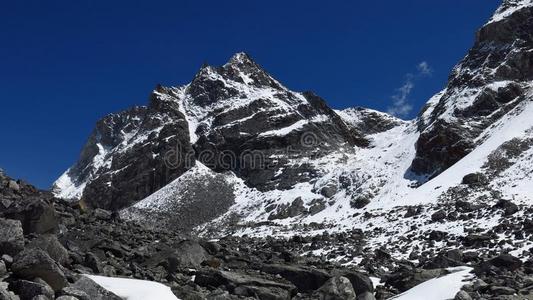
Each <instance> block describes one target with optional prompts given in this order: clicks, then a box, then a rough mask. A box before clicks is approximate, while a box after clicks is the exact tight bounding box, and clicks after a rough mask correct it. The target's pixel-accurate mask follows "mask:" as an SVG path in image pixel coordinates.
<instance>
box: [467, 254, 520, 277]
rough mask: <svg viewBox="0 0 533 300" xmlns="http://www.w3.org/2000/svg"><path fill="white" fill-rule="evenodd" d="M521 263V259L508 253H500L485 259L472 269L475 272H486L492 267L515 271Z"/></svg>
mask: <svg viewBox="0 0 533 300" xmlns="http://www.w3.org/2000/svg"><path fill="white" fill-rule="evenodd" d="M522 265H523V263H522V261H521V260H520V259H519V258H517V257H514V256H512V255H510V254H501V255H499V256H497V257H494V258H493V259H490V260H488V261H485V262H483V263H481V264H480V265H479V266H477V267H476V268H475V269H474V271H475V272H476V274H486V273H489V272H490V271H491V270H492V269H497V270H500V271H515V270H517V269H519V268H520V267H521V266H522Z"/></svg>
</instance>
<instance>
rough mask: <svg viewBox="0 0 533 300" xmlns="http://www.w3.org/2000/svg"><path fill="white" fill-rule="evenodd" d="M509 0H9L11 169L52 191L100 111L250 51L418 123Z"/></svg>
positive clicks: (278, 72)
mask: <svg viewBox="0 0 533 300" xmlns="http://www.w3.org/2000/svg"><path fill="white" fill-rule="evenodd" d="M499 2H500V1H498V0H468V1H464V0H435V1H427V0H406V1H393V0H390V1H329V2H326V1H278V0H273V1H267V2H265V1H84V0H80V1H41V0H37V1H30V0H27V1H2V2H1V3H0V39H1V42H2V46H1V47H0V57H1V59H0V82H1V83H0V93H1V94H0V97H1V105H2V106H1V109H0V128H2V133H1V135H2V138H1V140H2V142H1V147H0V167H2V168H3V169H5V170H6V171H7V172H8V174H10V175H11V176H12V177H16V178H23V179H25V180H29V181H30V182H32V183H33V184H36V185H37V186H39V187H41V188H47V187H49V186H50V185H51V183H52V182H53V180H54V179H55V178H57V177H58V176H59V175H60V174H61V173H62V172H63V171H64V170H65V169H66V168H68V167H69V166H70V165H71V164H72V163H73V162H75V161H76V159H77V157H78V155H79V151H80V149H81V147H82V146H83V144H84V143H85V141H86V139H87V137H88V136H89V134H90V132H91V130H92V129H93V126H94V123H95V122H96V121H97V119H99V118H101V117H102V116H104V115H106V114H108V113H111V112H116V111H120V110H123V109H125V108H127V107H130V106H133V105H143V104H145V103H146V102H147V97H148V95H149V93H150V91H151V90H152V88H153V87H154V86H155V85H156V84H157V83H161V84H163V85H180V84H184V83H187V82H188V81H190V80H191V78H192V77H193V76H194V74H195V73H196V71H197V70H198V69H199V67H200V66H201V65H202V63H204V62H208V63H209V64H211V65H221V64H223V63H225V62H226V61H227V59H228V58H229V57H230V56H231V55H232V54H233V53H235V52H239V51H245V52H247V53H249V54H250V55H251V56H252V57H253V58H254V59H255V60H256V61H257V62H258V63H259V64H261V65H262V66H263V67H264V68H265V69H266V70H267V71H269V72H270V73H271V74H272V75H274V77H276V78H277V79H278V80H280V81H281V82H283V83H284V84H285V85H286V86H288V87H289V88H291V89H293V90H297V91H305V90H312V91H314V92H315V93H317V94H319V95H320V96H322V97H323V98H325V99H326V100H327V101H328V102H329V103H330V104H331V106H333V107H335V108H344V107H349V106H365V107H370V108H374V109H378V110H382V111H392V112H395V113H398V114H401V115H402V116H403V117H404V118H413V117H415V116H416V114H417V113H418V111H419V110H420V108H421V107H422V105H423V104H424V103H425V102H426V101H427V99H428V98H429V97H430V96H431V95H433V94H434V93H436V92H437V91H439V90H440V89H441V88H442V87H443V86H444V85H445V83H446V79H447V76H448V75H449V73H450V70H451V68H452V67H453V66H454V65H455V64H456V63H457V62H458V61H459V60H460V59H461V58H462V57H463V56H464V55H465V54H466V53H467V51H468V49H469V48H470V47H471V45H472V43H473V40H474V36H475V32H476V31H477V29H478V28H479V27H480V26H481V25H482V24H484V23H485V22H486V20H487V19H488V18H489V16H490V15H491V14H492V12H493V11H494V10H495V8H496V7H497V6H498V4H499ZM409 108H411V109H409Z"/></svg>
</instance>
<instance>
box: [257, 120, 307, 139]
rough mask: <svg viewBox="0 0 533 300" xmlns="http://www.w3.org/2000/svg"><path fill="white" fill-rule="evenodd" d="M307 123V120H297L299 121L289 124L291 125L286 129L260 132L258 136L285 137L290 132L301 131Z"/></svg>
mask: <svg viewBox="0 0 533 300" xmlns="http://www.w3.org/2000/svg"><path fill="white" fill-rule="evenodd" d="M307 123H309V121H307V120H299V121H296V122H294V123H293V124H291V125H289V126H287V127H283V128H280V129H276V130H271V131H265V132H262V133H261V134H259V136H260V137H267V136H285V135H287V134H289V133H290V132H292V131H295V130H298V129H301V128H302V127H304V126H305V125H306V124H307Z"/></svg>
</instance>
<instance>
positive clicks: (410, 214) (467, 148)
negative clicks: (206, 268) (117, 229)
mask: <svg viewBox="0 0 533 300" xmlns="http://www.w3.org/2000/svg"><path fill="white" fill-rule="evenodd" d="M532 7H533V3H532V2H531V1H525V0H521V1H515V0H507V1H504V2H503V4H502V6H501V7H500V8H499V9H498V10H497V11H496V13H495V14H494V16H493V17H492V18H491V19H490V20H489V22H488V23H487V24H485V25H484V26H483V27H482V28H481V29H480V31H479V32H478V34H477V36H476V40H475V43H474V46H473V48H472V49H471V50H470V51H469V52H468V54H467V56H466V57H465V58H464V59H463V60H462V61H461V62H460V63H459V64H458V65H457V66H456V67H455V68H454V70H453V71H452V73H451V75H450V81H449V83H448V84H447V86H446V88H445V89H444V90H443V91H441V92H439V93H437V94H436V95H435V96H434V97H433V98H432V99H430V100H429V101H428V104H427V105H426V107H425V108H424V109H423V110H422V112H421V114H420V116H419V117H418V118H417V119H415V120H411V121H402V120H399V119H396V118H394V117H392V116H389V115H387V114H385V113H380V112H376V111H372V110H369V109H364V108H351V109H346V110H343V111H335V110H333V109H331V108H330V107H329V106H328V105H327V104H326V102H325V101H324V100H322V99H321V98H319V97H318V96H316V95H314V94H312V93H308V92H306V93H297V92H293V91H290V90H289V89H287V88H286V87H284V86H283V85H282V84H281V83H279V82H278V81H277V80H275V79H274V78H272V76H270V75H269V74H268V73H267V72H266V71H264V70H263V69H262V68H261V67H260V66H259V65H258V64H257V63H255V62H254V61H253V60H252V59H251V58H250V57H249V56H248V55H246V54H244V53H238V54H236V55H235V56H233V57H232V58H231V59H230V60H229V61H228V63H227V64H225V65H223V66H220V67H212V66H203V67H202V68H201V69H200V71H199V72H198V73H197V74H196V76H195V77H194V78H193V80H192V81H191V83H189V84H187V85H184V86H180V87H161V86H159V87H157V88H156V89H155V90H154V91H153V92H152V95H151V97H150V104H149V106H148V107H139V108H134V109H132V110H129V111H126V112H123V113H119V114H114V115H111V116H108V117H106V118H104V119H103V120H102V121H100V122H99V123H98V125H97V128H96V129H95V131H94V133H93V135H92V136H91V138H90V139H89V141H88V143H87V145H86V147H85V149H84V150H83V151H82V156H81V159H80V160H79V161H78V162H77V163H76V165H75V166H73V167H72V168H70V169H69V170H68V171H67V172H66V173H65V174H64V175H63V176H62V177H61V178H60V179H58V181H57V182H56V184H55V189H54V192H55V195H57V196H59V197H63V198H79V199H82V200H83V202H84V203H86V204H87V205H89V206H91V207H100V208H106V209H111V210H116V211H117V212H118V213H119V214H120V215H121V216H122V217H123V218H127V219H131V220H137V221H142V222H144V223H145V224H148V225H152V226H154V228H156V227H160V226H164V227H166V228H173V229H175V230H178V231H184V232H190V231H193V232H195V233H197V234H200V235H203V236H208V237H214V238H220V237H224V236H227V235H233V236H254V237H266V236H277V237H285V238H289V237H291V236H293V235H309V236H313V235H320V234H323V233H325V232H327V233H333V232H335V233H343V232H347V231H351V230H354V229H360V230H364V231H365V232H366V243H367V246H368V247H369V249H372V250H376V249H382V248H385V249H387V251H389V252H390V253H391V255H393V256H394V257H395V258H398V259H416V257H417V256H418V255H420V253H421V252H429V253H433V254H436V253H438V252H440V251H441V250H442V249H448V250H450V251H451V250H453V248H454V247H457V246H458V245H463V244H464V241H465V240H468V239H469V238H468V237H469V236H471V235H472V234H474V233H476V234H480V235H484V234H486V235H490V234H492V232H498V235H497V236H495V237H494V238H495V239H497V240H498V241H497V242H495V245H488V244H484V243H479V244H476V243H474V244H475V245H476V246H475V247H476V250H477V251H480V252H481V253H487V255H488V253H491V251H494V249H495V248H497V249H499V251H507V250H509V251H511V250H513V251H519V252H521V251H523V250H527V249H529V248H528V247H530V245H531V242H530V241H527V240H526V239H516V238H514V237H513V236H514V233H513V231H504V232H503V233H502V232H500V229H498V228H497V227H498V226H497V225H498V224H499V223H502V222H503V223H507V220H508V219H509V218H510V216H511V215H512V216H514V217H517V218H526V217H527V214H526V213H524V212H525V211H527V207H528V205H531V201H532V195H533V190H532V188H531V187H532V186H533V178H532V176H531V174H532V173H531V168H532V167H531V166H532V165H533V148H532V146H533V143H532V142H531V140H532V139H533V137H532V135H531V134H532V132H533V104H532V102H531V99H532V92H533V91H532V86H533V84H532V83H531V79H532V78H531V74H530V73H531V53H532V48H531V46H532V36H531V32H532V31H533V30H532V28H531V27H532V26H533V8H532ZM502 201H504V202H502ZM465 203H467V204H465ZM502 203H507V204H502ZM502 205H503V206H505V207H507V206H509V207H515V206H516V207H519V208H521V209H519V210H517V211H515V212H514V213H513V214H510V215H509V214H507V212H506V211H507V208H505V207H504V209H500V208H498V207H500V206H502ZM465 206H467V207H468V208H466V210H465ZM472 207H475V208H476V209H478V211H477V213H474V210H475V209H472ZM511 210H513V208H511ZM515 214H517V215H515ZM434 216H435V217H434ZM466 216H468V217H466ZM443 232H445V233H446V235H445V237H446V238H438V239H434V238H433V237H435V236H440V235H442V233H443ZM406 236H409V239H407V238H406ZM430 236H431V238H429V237H430ZM450 240H452V241H455V242H453V243H451V244H450V243H449V241H450ZM508 240H510V241H511V242H510V243H507V241H508ZM466 243H468V242H466ZM489 246H490V247H489ZM321 251H322V252H321V253H322V254H323V255H325V256H328V254H329V253H334V252H335V249H334V248H325V249H321ZM343 259H347V260H350V259H351V262H352V263H357V258H356V257H353V256H349V257H343Z"/></svg>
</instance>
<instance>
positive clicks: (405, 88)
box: [387, 61, 433, 118]
mask: <svg viewBox="0 0 533 300" xmlns="http://www.w3.org/2000/svg"><path fill="white" fill-rule="evenodd" d="M416 69H417V73H416V74H415V75H413V74H411V73H408V74H406V75H405V81H404V83H403V85H402V86H401V87H400V88H398V89H397V90H396V94H394V95H393V96H392V97H391V98H392V104H391V105H390V106H389V107H388V108H387V112H388V113H389V114H391V115H393V116H396V117H399V118H404V117H407V116H409V114H410V113H411V112H412V111H413V104H411V101H410V99H409V95H410V94H411V92H412V91H413V89H414V88H415V81H416V80H417V79H419V78H422V77H426V76H431V73H432V72H433V70H432V69H431V67H430V66H429V64H428V63H427V62H426V61H422V62H420V63H419V64H418V65H417V66H416Z"/></svg>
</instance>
